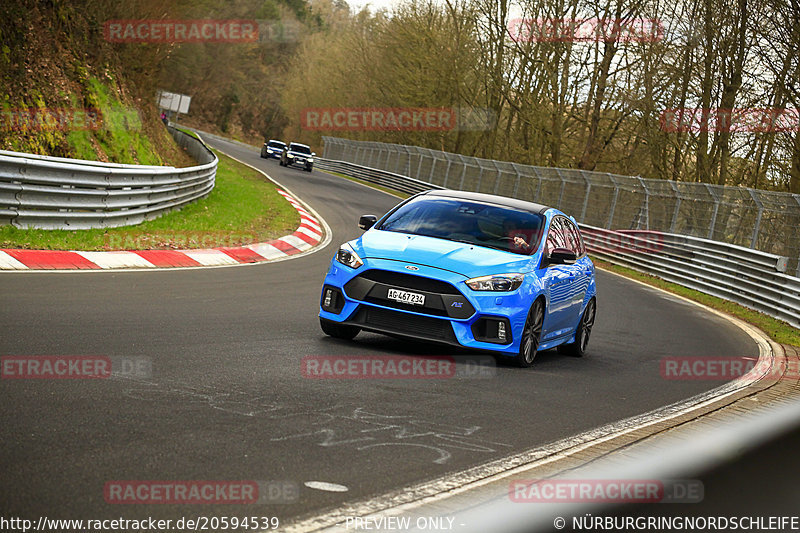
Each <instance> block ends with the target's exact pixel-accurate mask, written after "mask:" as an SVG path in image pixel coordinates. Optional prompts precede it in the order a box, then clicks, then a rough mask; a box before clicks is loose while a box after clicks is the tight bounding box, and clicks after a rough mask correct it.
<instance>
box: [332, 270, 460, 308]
mask: <svg viewBox="0 0 800 533" xmlns="http://www.w3.org/2000/svg"><path fill="white" fill-rule="evenodd" d="M391 289H400V290H405V291H410V292H414V293H417V294H422V295H424V297H425V303H424V305H412V304H408V303H402V302H398V301H395V300H392V299H390V298H389V297H388V292H389V290H391ZM344 290H345V293H346V294H347V296H348V297H349V298H352V299H354V300H358V301H361V302H368V303H371V304H376V305H381V306H383V307H391V308H393V309H402V310H404V311H411V312H414V313H421V314H426V315H432V316H441V317H448V318H453V319H456V320H465V319H467V318H469V317H471V316H472V315H473V314H474V313H475V308H474V307H473V306H472V304H470V302H469V300H467V298H466V297H465V296H464V295H463V294H462V293H461V292H460V291H459V290H458V289H456V288H455V286H453V285H451V284H449V283H447V282H445V281H441V280H438V279H433V278H426V277H422V276H414V275H410V274H405V273H402V272H392V271H389V270H378V269H371V270H367V271H365V272H362V273H361V274H359V275H358V276H356V277H355V278H353V279H351V280H350V281H348V282H347V283H346V284H345V286H344Z"/></svg>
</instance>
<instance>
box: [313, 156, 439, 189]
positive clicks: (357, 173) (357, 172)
mask: <svg viewBox="0 0 800 533" xmlns="http://www.w3.org/2000/svg"><path fill="white" fill-rule="evenodd" d="M316 165H317V167H318V168H322V169H325V170H330V171H331V172H339V173H341V174H346V175H347V176H350V177H353V178H358V179H360V180H364V181H368V182H370V183H374V184H375V185H380V186H382V187H389V188H390V189H394V190H396V191H401V192H405V193H408V194H417V193H419V192H422V191H427V190H429V189H442V187H439V186H438V185H431V184H430V183H426V182H424V181H419V180H415V179H413V178H409V177H407V176H403V175H400V174H395V173H393V172H387V171H385V170H377V169H374V168H366V167H362V166H359V165H354V164H353V163H348V162H347V161H331V160H329V159H319V158H317V163H316Z"/></svg>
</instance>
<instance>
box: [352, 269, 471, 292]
mask: <svg viewBox="0 0 800 533" xmlns="http://www.w3.org/2000/svg"><path fill="white" fill-rule="evenodd" d="M359 277H362V278H364V279H368V280H370V281H375V282H377V283H383V284H385V285H391V286H393V287H400V288H403V289H409V290H412V291H422V292H438V293H440V294H461V293H460V292H458V289H456V288H455V287H453V286H452V285H450V284H449V283H447V282H446V281H441V280H438V279H432V278H425V277H422V276H415V275H413V274H404V273H402V272H392V271H391V270H377V269H372V270H367V271H366V272H364V273H363V274H361V275H360V276H359Z"/></svg>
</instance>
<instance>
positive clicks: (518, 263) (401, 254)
mask: <svg viewBox="0 0 800 533" xmlns="http://www.w3.org/2000/svg"><path fill="white" fill-rule="evenodd" d="M356 252H357V253H358V254H359V255H360V256H361V257H362V258H364V259H369V258H372V259H390V260H396V261H402V262H404V263H414V264H418V265H427V266H432V267H436V268H441V269H444V270H449V271H450V272H455V273H457V274H461V275H462V276H464V277H467V278H474V277H477V276H486V275H489V274H504V273H507V272H527V271H529V270H532V269H531V267H530V265H531V264H532V259H533V256H527V255H518V254H514V253H511V252H504V251H502V250H495V249H492V248H486V247H483V246H477V245H471V244H465V243H460V242H453V241H448V240H445V239H437V238H434V237H423V236H421V235H409V234H406V233H397V232H393V231H380V230H370V231H368V232H366V233H365V234H364V235H362V237H361V238H360V239H358V241H356Z"/></svg>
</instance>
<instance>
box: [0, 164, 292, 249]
mask: <svg viewBox="0 0 800 533" xmlns="http://www.w3.org/2000/svg"><path fill="white" fill-rule="evenodd" d="M215 153H216V154H217V156H218V157H219V167H218V168H217V178H216V185H215V187H214V190H212V191H211V193H210V194H209V195H208V196H207V197H205V198H202V199H200V200H198V201H197V202H194V203H192V204H189V205H187V206H184V207H183V208H182V209H180V210H179V211H172V212H170V213H167V214H165V215H163V216H161V217H160V218H157V219H155V220H150V221H147V222H143V223H142V224H139V225H137V226H125V227H121V228H109V229H90V230H39V229H19V228H15V227H13V226H0V248H25V249H34V250H36V249H41V250H88V251H95V250H97V251H103V250H137V249H188V248H213V247H217V246H242V245H245V244H251V243H254V242H264V241H269V240H271V239H275V238H277V237H282V236H284V235H286V234H287V233H291V232H292V231H294V230H295V229H296V228H297V226H298V224H299V223H300V217H299V215H298V214H297V211H295V209H294V208H293V207H292V206H291V204H289V202H287V201H286V200H285V199H284V198H283V196H281V195H280V194H278V192H277V190H276V187H275V185H274V184H273V183H272V182H270V181H268V180H266V179H265V178H264V176H263V175H261V174H260V173H258V172H256V171H255V170H253V169H251V168H250V167H247V166H245V165H242V164H241V163H238V162H236V161H234V160H233V159H231V158H229V157H227V156H225V155H223V154H221V153H219V152H215Z"/></svg>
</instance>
